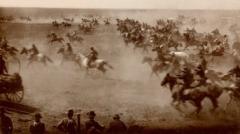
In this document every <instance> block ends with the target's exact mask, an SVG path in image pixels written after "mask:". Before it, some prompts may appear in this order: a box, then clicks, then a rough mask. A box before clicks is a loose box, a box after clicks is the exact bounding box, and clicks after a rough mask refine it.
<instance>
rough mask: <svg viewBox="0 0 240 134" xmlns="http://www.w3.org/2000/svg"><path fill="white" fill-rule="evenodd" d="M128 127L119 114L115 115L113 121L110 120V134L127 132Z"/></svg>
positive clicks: (124, 133)
mask: <svg viewBox="0 0 240 134" xmlns="http://www.w3.org/2000/svg"><path fill="white" fill-rule="evenodd" d="M126 132H127V127H126V125H125V124H124V122H123V121H121V120H120V116H119V115H118V114H116V115H114V116H113V121H111V122H110V124H109V128H108V133H110V134H126Z"/></svg>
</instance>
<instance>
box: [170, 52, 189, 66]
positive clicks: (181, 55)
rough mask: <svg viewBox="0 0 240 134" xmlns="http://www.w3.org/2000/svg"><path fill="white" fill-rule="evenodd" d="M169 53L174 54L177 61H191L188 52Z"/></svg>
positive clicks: (184, 62)
mask: <svg viewBox="0 0 240 134" xmlns="http://www.w3.org/2000/svg"><path fill="white" fill-rule="evenodd" d="M169 54H170V55H172V56H173V57H174V59H175V61H178V62H179V63H182V64H186V63H188V62H189V61H190V56H189V54H188V53H186V52H180V51H171V52H170V53H169Z"/></svg>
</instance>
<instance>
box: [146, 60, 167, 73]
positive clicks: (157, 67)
mask: <svg viewBox="0 0 240 134" xmlns="http://www.w3.org/2000/svg"><path fill="white" fill-rule="evenodd" d="M154 62H156V60H153V59H152V58H151V57H147V56H145V57H144V58H143V60H142V64H145V63H147V64H148V65H149V66H150V67H151V70H152V72H151V76H153V75H154V74H155V75H156V76H157V77H159V73H161V72H162V71H164V70H166V69H167V67H168V66H167V65H168V63H167V62H160V61H159V63H156V64H154Z"/></svg>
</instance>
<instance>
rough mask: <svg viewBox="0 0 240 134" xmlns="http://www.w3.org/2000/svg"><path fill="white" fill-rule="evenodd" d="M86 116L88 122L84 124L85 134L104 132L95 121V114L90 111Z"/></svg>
mask: <svg viewBox="0 0 240 134" xmlns="http://www.w3.org/2000/svg"><path fill="white" fill-rule="evenodd" d="M87 115H88V117H89V120H88V121H87V122H86V123H85V125H86V132H87V134H101V133H102V132H103V130H104V127H103V126H101V125H100V124H99V123H98V122H97V121H95V116H96V114H95V112H94V111H90V112H89V113H88V114H87Z"/></svg>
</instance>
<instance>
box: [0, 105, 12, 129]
mask: <svg viewBox="0 0 240 134" xmlns="http://www.w3.org/2000/svg"><path fill="white" fill-rule="evenodd" d="M5 113H7V112H6V111H5V109H4V108H0V128H1V134H12V131H13V123H12V120H11V118H10V117H8V116H6V115H5Z"/></svg>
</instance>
